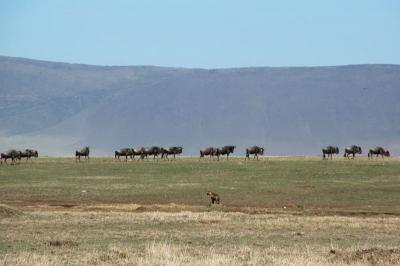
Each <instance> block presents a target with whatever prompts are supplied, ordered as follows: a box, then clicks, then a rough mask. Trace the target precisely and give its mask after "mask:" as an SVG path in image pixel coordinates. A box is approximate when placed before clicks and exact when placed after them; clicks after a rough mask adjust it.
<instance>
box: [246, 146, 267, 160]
mask: <svg viewBox="0 0 400 266" xmlns="http://www.w3.org/2000/svg"><path fill="white" fill-rule="evenodd" d="M250 154H254V158H253V159H256V158H257V160H258V155H259V154H260V155H264V148H263V147H258V146H251V147H248V148H247V149H246V158H245V159H249V160H250Z"/></svg>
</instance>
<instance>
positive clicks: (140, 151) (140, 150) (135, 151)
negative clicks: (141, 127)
mask: <svg viewBox="0 0 400 266" xmlns="http://www.w3.org/2000/svg"><path fill="white" fill-rule="evenodd" d="M145 150H146V149H145V148H144V147H137V148H132V153H133V155H132V157H133V159H135V156H136V155H139V156H140V157H139V158H140V159H143V158H144V156H145V155H144V153H145Z"/></svg>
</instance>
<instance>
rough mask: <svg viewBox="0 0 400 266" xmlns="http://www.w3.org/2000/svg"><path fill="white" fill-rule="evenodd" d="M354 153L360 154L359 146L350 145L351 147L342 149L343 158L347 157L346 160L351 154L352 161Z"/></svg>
mask: <svg viewBox="0 0 400 266" xmlns="http://www.w3.org/2000/svg"><path fill="white" fill-rule="evenodd" d="M356 153H358V154H361V153H362V150H361V147H360V146H356V145H351V146H349V147H347V148H346V149H344V155H343V157H347V159H350V158H349V155H350V154H353V158H352V159H354V157H355V155H356Z"/></svg>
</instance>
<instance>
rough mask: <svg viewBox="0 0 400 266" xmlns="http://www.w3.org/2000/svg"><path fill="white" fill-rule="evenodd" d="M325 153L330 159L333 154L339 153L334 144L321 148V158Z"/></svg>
mask: <svg viewBox="0 0 400 266" xmlns="http://www.w3.org/2000/svg"><path fill="white" fill-rule="evenodd" d="M325 154H327V155H328V159H329V157H331V159H332V155H333V154H339V148H338V147H334V146H326V147H325V148H323V149H322V158H323V159H325V158H326V157H325Z"/></svg>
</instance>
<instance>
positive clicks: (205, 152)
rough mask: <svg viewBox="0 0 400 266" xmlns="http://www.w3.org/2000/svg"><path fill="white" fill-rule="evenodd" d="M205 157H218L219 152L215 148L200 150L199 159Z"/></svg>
mask: <svg viewBox="0 0 400 266" xmlns="http://www.w3.org/2000/svg"><path fill="white" fill-rule="evenodd" d="M206 155H209V156H210V158H211V157H213V156H215V155H217V156H219V151H218V149H217V148H214V147H207V148H204V149H201V150H200V158H203V157H204V156H206Z"/></svg>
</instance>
